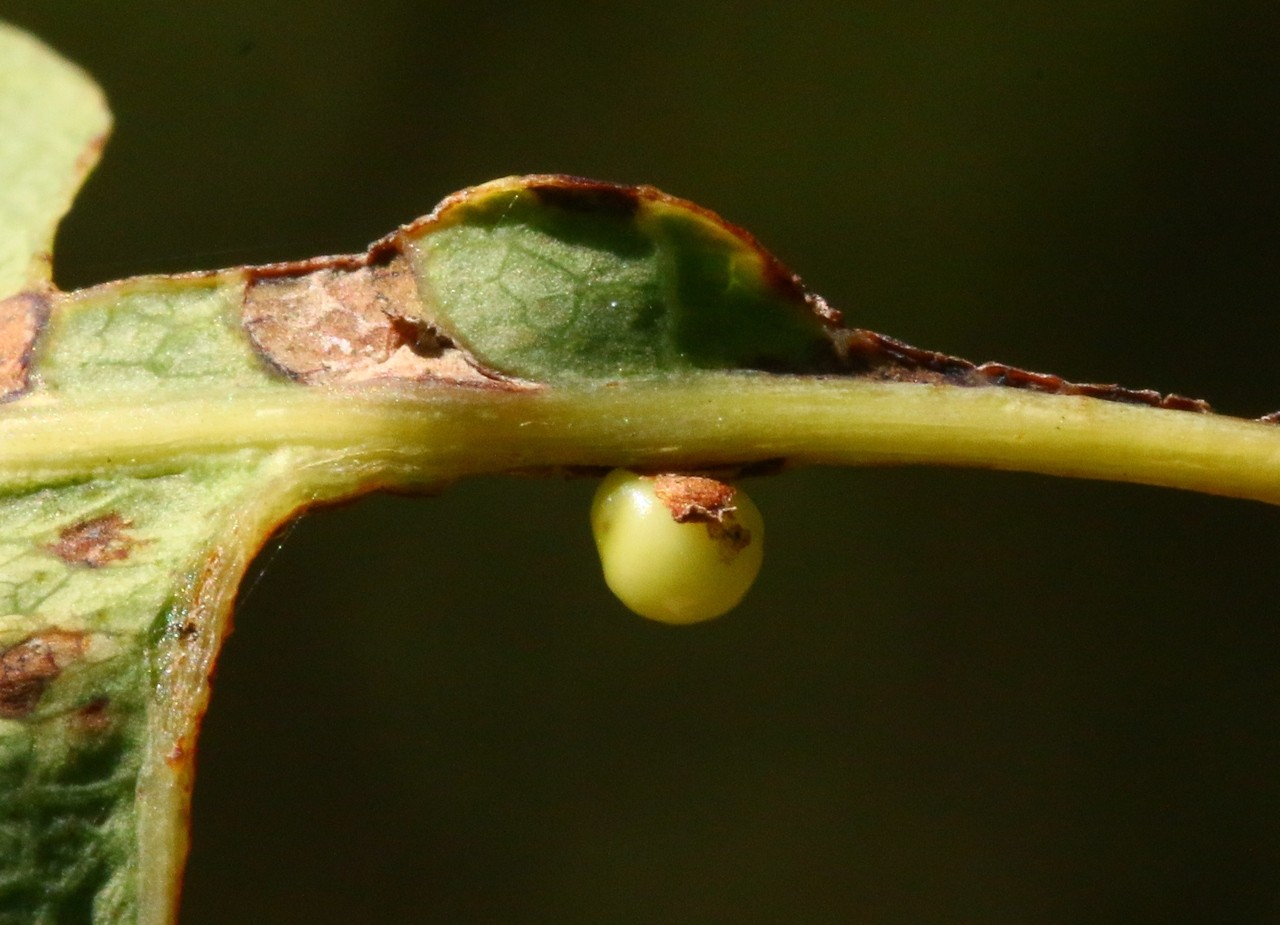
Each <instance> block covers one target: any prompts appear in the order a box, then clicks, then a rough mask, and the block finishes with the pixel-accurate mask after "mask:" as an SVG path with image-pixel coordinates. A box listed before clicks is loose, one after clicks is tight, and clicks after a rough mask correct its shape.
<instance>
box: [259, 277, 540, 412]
mask: <svg viewBox="0 0 1280 925" xmlns="http://www.w3.org/2000/svg"><path fill="white" fill-rule="evenodd" d="M299 269H302V270H304V271H305V272H302V273H301V274H300V275H294V276H290V275H284V274H280V273H264V274H256V275H254V276H253V277H252V278H251V279H250V281H249V283H248V285H247V286H246V288H245V295H244V304H243V310H242V316H241V317H242V320H243V323H244V327H245V330H246V331H247V332H248V333H249V336H250V337H251V338H252V339H253V342H254V344H255V345H256V346H257V348H258V350H259V351H260V352H261V353H262V355H263V356H264V357H266V358H267V360H268V361H270V362H271V364H272V365H274V366H276V367H277V368H278V369H280V370H282V371H283V372H285V373H286V374H287V375H289V376H290V377H292V378H294V379H297V380H298V381H299V382H304V383H307V384H316V383H335V382H361V381H365V380H370V379H407V380H411V381H427V380H433V379H434V380H444V381H448V382H455V383H469V384H475V385H484V386H488V387H506V388H515V387H516V386H515V385H514V384H513V383H510V382H507V381H506V380H502V379H499V378H497V377H495V376H491V375H487V374H485V373H484V372H482V371H481V370H480V369H479V368H477V366H476V364H475V363H473V362H472V360H471V358H470V356H469V355H468V354H466V353H465V352H464V351H463V350H461V349H459V348H458V347H456V346H455V345H454V344H453V342H452V341H450V340H449V338H447V337H445V336H443V335H441V334H440V333H438V332H437V331H436V330H435V328H434V327H433V326H432V325H431V324H430V322H429V321H428V320H427V319H425V318H423V317H421V316H420V315H418V314H416V312H418V311H419V310H420V309H419V307H418V306H419V304H420V303H419V299H418V289H417V282H416V281H415V279H414V276H413V270H412V268H411V267H410V266H409V262H408V260H407V259H405V257H404V256H403V255H399V254H397V255H395V256H393V257H391V258H390V259H388V260H386V261H383V262H374V261H372V260H370V261H368V262H363V263H358V264H356V265H348V264H341V263H328V264H317V265H314V266H313V265H310V264H307V265H300V267H299Z"/></svg>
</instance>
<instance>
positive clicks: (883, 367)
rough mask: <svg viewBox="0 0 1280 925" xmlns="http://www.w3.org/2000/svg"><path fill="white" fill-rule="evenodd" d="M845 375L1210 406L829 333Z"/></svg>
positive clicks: (888, 340) (869, 335)
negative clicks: (844, 369)
mask: <svg viewBox="0 0 1280 925" xmlns="http://www.w3.org/2000/svg"><path fill="white" fill-rule="evenodd" d="M833 339H834V342H835V344H836V348H837V350H838V351H839V353H840V355H841V357H842V359H843V361H844V364H845V368H846V371H847V372H849V373H851V374H853V375H858V376H864V377H866V378H870V379H880V380H884V381H887V382H920V383H935V384H936V383H945V384H947V385H959V386H984V385H996V386H1004V387H1006V388H1012V389H1023V390H1026V391H1030V392H1045V393H1047V394H1051V395H1080V396H1084V397H1086V398H1097V399H1101V400H1102V401H1113V402H1121V403H1123V404H1130V405H1150V406H1151V407H1153V408H1165V409H1168V410H1172V411H1189V412H1193V413H1197V414H1204V413H1209V412H1211V411H1212V409H1211V408H1210V407H1209V403H1208V402H1206V401H1202V400H1200V399H1198V398H1187V397H1186V396H1185V395H1175V394H1172V393H1171V394H1167V395H1166V394H1161V393H1160V392H1156V391H1153V390H1151V389H1129V388H1125V387H1124V386H1121V385H1103V384H1098V383H1088V382H1086V383H1081V382H1069V381H1067V380H1066V379H1063V378H1062V377H1061V376H1055V375H1052V374H1051V373H1037V372H1031V371H1030V370H1026V369H1018V368H1017V367H1014V366H1006V365H1005V364H1004V363H981V364H977V363H971V362H970V361H969V360H964V359H961V358H960V357H953V356H948V355H947V354H945V353H938V352H936V351H933V350H922V349H920V348H919V347H912V346H911V345H910V344H905V343H903V342H902V341H899V340H894V339H893V338H892V337H885V336H884V335H883V334H877V333H876V332H875V331H868V330H865V329H862V328H851V329H847V330H841V331H837V332H835V334H834V335H833Z"/></svg>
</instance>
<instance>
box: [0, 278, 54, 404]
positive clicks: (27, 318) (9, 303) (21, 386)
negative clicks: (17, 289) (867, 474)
mask: <svg viewBox="0 0 1280 925" xmlns="http://www.w3.org/2000/svg"><path fill="white" fill-rule="evenodd" d="M48 317H49V300H48V299H47V298H46V297H45V296H43V295H40V294H38V293H34V292H23V293H19V294H18V295H15V296H10V297H9V298H7V299H5V300H4V301H0V401H7V400H10V399H14V398H17V397H18V396H19V395H21V394H22V393H23V392H25V391H26V390H27V386H28V384H29V381H30V371H31V356H32V352H33V351H34V349H35V343H36V338H37V337H38V336H39V334H40V330H41V328H43V327H44V323H45V321H46V319H47V318H48Z"/></svg>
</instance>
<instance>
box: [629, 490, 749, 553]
mask: <svg viewBox="0 0 1280 925" xmlns="http://www.w3.org/2000/svg"><path fill="white" fill-rule="evenodd" d="M652 478H653V493H654V495H655V496H656V497H657V499H658V500H659V501H661V502H662V503H663V504H664V505H665V506H666V508H667V510H668V511H670V512H671V519H672V520H674V521H675V522H676V523H679V524H688V523H695V524H705V525H706V528H707V536H709V537H711V539H712V540H714V541H715V542H716V543H718V544H720V549H721V555H722V556H723V557H724V558H726V559H732V558H733V557H734V556H736V555H737V554H738V553H739V552H740V551H742V550H743V549H745V548H746V547H747V546H749V545H750V544H751V531H750V530H748V529H747V528H746V527H744V526H743V525H742V524H740V523H738V519H737V518H736V517H735V516H734V511H736V510H737V507H736V506H735V505H734V503H733V498H734V495H736V494H737V492H738V490H737V489H736V488H734V487H733V486H732V485H728V484H726V483H724V482H721V481H719V480H717V479H710V478H706V477H705V476H701V475H679V474H674V473H664V474H662V475H655V476H653V477H652Z"/></svg>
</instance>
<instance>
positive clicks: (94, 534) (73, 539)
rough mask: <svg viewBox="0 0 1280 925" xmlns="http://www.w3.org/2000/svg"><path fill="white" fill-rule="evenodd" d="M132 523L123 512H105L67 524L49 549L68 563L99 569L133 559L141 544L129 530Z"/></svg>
mask: <svg viewBox="0 0 1280 925" xmlns="http://www.w3.org/2000/svg"><path fill="white" fill-rule="evenodd" d="M131 526H132V524H131V523H130V522H129V521H127V520H125V519H124V518H123V517H121V516H120V515H119V514H116V513H111V514H103V515H102V516H101V517H94V518H91V519H89V520H82V521H80V522H79V523H76V524H72V525H71V526H70V527H66V528H65V529H63V531H62V532H61V533H59V534H58V540H57V542H55V543H50V544H49V545H48V546H47V547H46V548H47V549H48V550H49V551H50V552H51V553H53V554H54V555H55V556H57V557H58V558H59V559H61V560H62V561H63V562H66V563H67V564H68V565H87V566H89V567H90V568H99V567H101V566H103V565H106V564H107V563H109V562H121V561H123V560H125V559H127V558H129V555H130V553H132V552H133V548H134V546H136V545H137V540H135V539H134V538H133V537H131V536H129V534H128V533H127V532H126V531H127V530H128V528H129V527H131Z"/></svg>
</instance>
